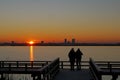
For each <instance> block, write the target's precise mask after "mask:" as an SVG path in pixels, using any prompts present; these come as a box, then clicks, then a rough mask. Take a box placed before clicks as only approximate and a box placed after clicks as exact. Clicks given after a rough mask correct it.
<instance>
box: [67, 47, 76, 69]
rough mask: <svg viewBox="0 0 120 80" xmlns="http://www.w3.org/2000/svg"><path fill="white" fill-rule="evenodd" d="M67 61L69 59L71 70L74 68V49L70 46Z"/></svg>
mask: <svg viewBox="0 0 120 80" xmlns="http://www.w3.org/2000/svg"><path fill="white" fill-rule="evenodd" d="M68 57H69V61H70V68H71V70H74V63H75V51H74V49H73V48H72V49H71V50H70V52H69V54H68Z"/></svg>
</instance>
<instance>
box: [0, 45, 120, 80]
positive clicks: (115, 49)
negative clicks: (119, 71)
mask: <svg viewBox="0 0 120 80" xmlns="http://www.w3.org/2000/svg"><path fill="white" fill-rule="evenodd" d="M71 48H74V49H75V51H76V50H77V49H78V48H80V49H81V51H82V52H83V54H84V55H83V58H82V60H87V61H88V60H89V58H90V57H92V58H93V59H94V60H96V61H97V60H99V61H120V46H0V60H18V61H24V60H27V61H37V60H53V59H55V58H57V57H60V60H68V53H69V51H70V49H71ZM9 78H10V80H32V78H31V75H27V76H26V75H22V74H20V75H12V74H11V75H9ZM110 79H111V76H103V80H110ZM118 80H120V76H119V78H118Z"/></svg>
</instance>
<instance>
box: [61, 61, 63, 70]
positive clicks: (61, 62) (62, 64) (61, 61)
mask: <svg viewBox="0 0 120 80" xmlns="http://www.w3.org/2000/svg"><path fill="white" fill-rule="evenodd" d="M61 69H63V61H61Z"/></svg>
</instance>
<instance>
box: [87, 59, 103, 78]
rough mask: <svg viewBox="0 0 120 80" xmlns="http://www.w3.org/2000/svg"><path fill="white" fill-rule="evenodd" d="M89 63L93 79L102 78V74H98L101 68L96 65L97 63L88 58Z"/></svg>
mask: <svg viewBox="0 0 120 80" xmlns="http://www.w3.org/2000/svg"><path fill="white" fill-rule="evenodd" d="M89 64H90V71H91V73H92V74H93V76H94V78H95V80H102V76H101V74H100V73H101V71H102V70H101V69H100V68H99V67H98V65H96V64H95V62H94V60H93V59H92V58H90V60H89Z"/></svg>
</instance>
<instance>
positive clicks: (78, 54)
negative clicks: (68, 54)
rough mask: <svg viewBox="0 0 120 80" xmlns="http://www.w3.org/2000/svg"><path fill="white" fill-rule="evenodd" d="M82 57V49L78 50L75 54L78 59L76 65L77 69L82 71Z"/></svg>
mask: <svg viewBox="0 0 120 80" xmlns="http://www.w3.org/2000/svg"><path fill="white" fill-rule="evenodd" d="M82 55H83V53H82V52H81V51H80V49H79V48H78V50H77V51H76V53H75V58H76V65H77V69H78V70H79V69H80V70H81V59H82Z"/></svg>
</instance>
